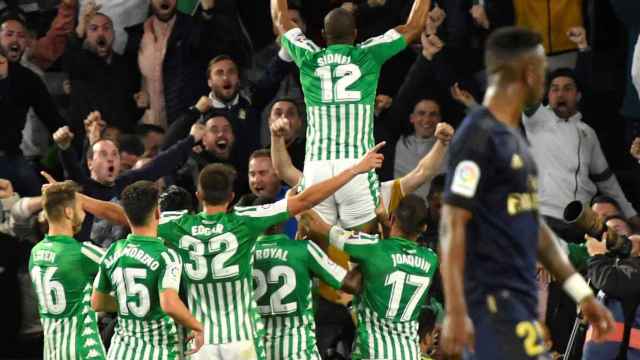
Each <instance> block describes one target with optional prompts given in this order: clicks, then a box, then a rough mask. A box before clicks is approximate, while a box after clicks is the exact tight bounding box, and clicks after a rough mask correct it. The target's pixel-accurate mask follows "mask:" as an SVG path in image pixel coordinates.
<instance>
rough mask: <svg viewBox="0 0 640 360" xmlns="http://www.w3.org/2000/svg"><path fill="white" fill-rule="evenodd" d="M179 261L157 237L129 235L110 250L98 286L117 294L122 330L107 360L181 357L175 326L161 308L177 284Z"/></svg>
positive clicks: (117, 333) (98, 277)
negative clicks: (164, 294) (163, 296)
mask: <svg viewBox="0 0 640 360" xmlns="http://www.w3.org/2000/svg"><path fill="white" fill-rule="evenodd" d="M180 266H181V264H180V259H179V257H178V254H177V253H176V252H175V251H173V250H171V249H167V247H166V246H165V245H164V243H163V242H162V240H161V239H160V238H157V237H147V236H139V235H133V234H131V235H129V236H128V237H127V238H126V239H123V240H120V241H118V242H116V243H114V244H112V245H111V247H109V250H107V254H106V255H105V256H104V259H103V261H102V264H101V265H100V273H99V274H98V276H97V277H96V283H95V284H94V286H95V287H96V289H98V290H99V291H101V292H103V293H107V294H108V293H110V292H112V291H115V296H116V299H117V301H118V324H117V327H116V329H115V335H114V338H113V340H112V344H111V347H110V348H109V359H124V358H125V357H127V356H128V354H130V353H135V354H136V355H135V358H136V359H163V358H166V359H174V358H176V357H177V356H178V354H179V350H178V335H177V330H176V325H175V322H174V320H173V319H172V318H170V317H169V316H168V315H167V314H166V313H165V312H164V311H163V310H162V307H161V306H160V293H161V292H162V291H163V290H165V289H175V288H177V284H178V283H179V275H180Z"/></svg>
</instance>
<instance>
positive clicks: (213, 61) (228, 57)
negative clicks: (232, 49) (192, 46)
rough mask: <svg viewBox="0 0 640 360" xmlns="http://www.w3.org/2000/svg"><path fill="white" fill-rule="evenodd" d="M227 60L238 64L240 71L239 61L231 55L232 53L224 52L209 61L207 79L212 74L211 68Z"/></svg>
mask: <svg viewBox="0 0 640 360" xmlns="http://www.w3.org/2000/svg"><path fill="white" fill-rule="evenodd" d="M225 60H229V61H231V62H232V63H233V64H234V65H235V66H236V68H237V69H238V71H240V67H239V66H238V63H237V62H236V61H235V60H234V59H233V58H232V57H231V55H227V54H222V55H218V56H216V57H214V58H213V59H211V61H209V65H207V79H208V78H209V77H210V76H211V68H212V67H213V65H215V64H217V63H219V62H220V61H225Z"/></svg>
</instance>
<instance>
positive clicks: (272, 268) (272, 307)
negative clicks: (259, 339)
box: [253, 235, 346, 359]
mask: <svg viewBox="0 0 640 360" xmlns="http://www.w3.org/2000/svg"><path fill="white" fill-rule="evenodd" d="M254 259H255V262H254V269H253V278H254V281H255V284H256V290H255V297H256V302H257V305H258V311H259V312H260V315H261V316H262V318H263V320H264V321H265V326H266V338H265V345H266V349H267V359H319V353H318V351H317V348H316V341H315V320H314V312H313V305H312V296H311V288H312V277H314V276H317V277H320V278H321V279H322V280H324V281H326V282H329V283H330V284H331V286H333V287H334V288H339V287H340V285H341V282H342V279H343V278H344V276H345V274H346V271H345V270H344V269H342V268H341V267H339V266H338V265H336V264H335V263H333V262H332V261H331V260H329V258H328V257H327V256H326V255H325V254H324V252H322V250H321V249H320V248H319V247H318V246H317V245H315V244H314V243H312V242H309V241H295V240H291V239H290V238H289V237H288V236H286V235H268V236H261V237H260V238H259V239H258V242H257V244H256V252H255V256H254Z"/></svg>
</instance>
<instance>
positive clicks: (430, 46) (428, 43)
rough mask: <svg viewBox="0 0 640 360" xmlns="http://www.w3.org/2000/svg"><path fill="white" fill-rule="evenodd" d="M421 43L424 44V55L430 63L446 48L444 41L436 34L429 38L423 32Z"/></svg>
mask: <svg viewBox="0 0 640 360" xmlns="http://www.w3.org/2000/svg"><path fill="white" fill-rule="evenodd" d="M420 42H421V43H422V55H423V56H424V57H425V58H427V60H429V61H431V60H433V57H434V56H435V55H436V54H437V53H439V52H440V50H442V48H443V47H444V43H443V42H442V40H440V38H439V37H438V36H437V35H435V34H432V35H428V36H427V34H425V33H424V32H423V33H422V36H421V37H420Z"/></svg>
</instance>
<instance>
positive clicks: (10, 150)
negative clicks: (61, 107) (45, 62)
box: [0, 62, 66, 155]
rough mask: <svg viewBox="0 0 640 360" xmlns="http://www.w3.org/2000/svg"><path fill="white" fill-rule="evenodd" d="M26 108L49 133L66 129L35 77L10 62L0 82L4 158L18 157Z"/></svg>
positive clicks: (0, 145) (1, 148) (25, 69)
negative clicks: (36, 116) (31, 111)
mask: <svg viewBox="0 0 640 360" xmlns="http://www.w3.org/2000/svg"><path fill="white" fill-rule="evenodd" d="M29 108H33V110H34V111H35V113H36V115H38V118H39V119H40V120H41V121H42V123H43V124H44V125H45V126H46V127H47V129H48V130H49V131H50V132H51V133H53V132H55V131H56V130H57V129H58V128H59V127H61V126H64V125H66V123H65V121H64V120H63V119H62V117H60V114H59V113H58V110H57V108H56V106H55V104H54V103H53V100H52V99H51V95H50V94H49V92H48V91H47V88H46V86H45V85H44V83H43V82H42V80H40V78H39V77H38V75H36V74H35V73H34V72H33V71H31V70H29V69H27V68H25V67H24V66H22V65H20V64H17V63H11V62H10V63H9V74H8V76H7V77H6V78H5V79H2V80H0V124H1V125H0V126H1V127H2V136H0V151H3V152H5V153H6V154H7V155H20V154H22V151H21V150H20V143H21V142H22V130H23V129H24V125H25V123H26V121H27V112H28V111H29Z"/></svg>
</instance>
